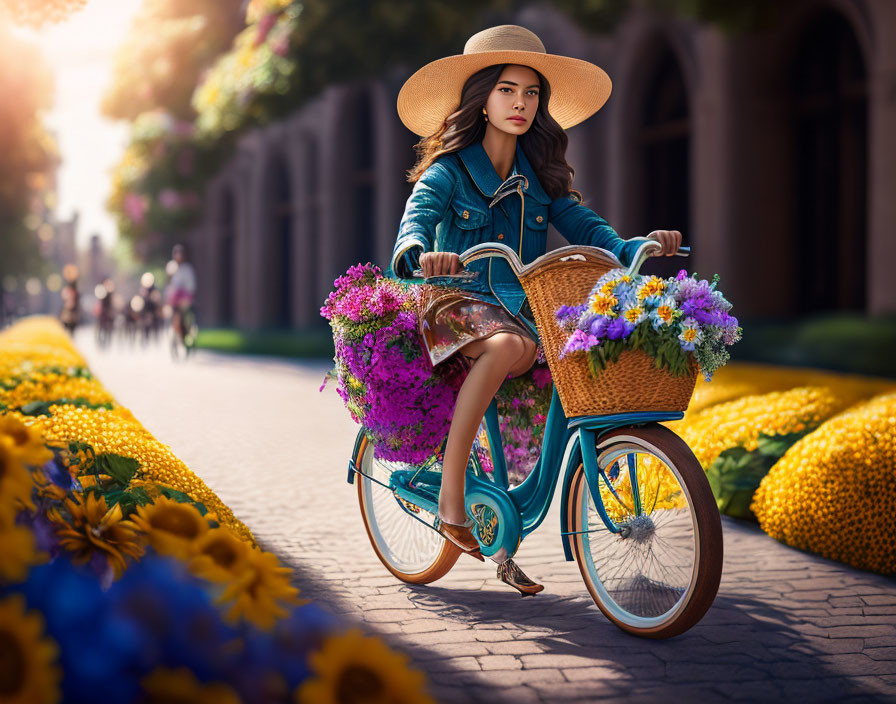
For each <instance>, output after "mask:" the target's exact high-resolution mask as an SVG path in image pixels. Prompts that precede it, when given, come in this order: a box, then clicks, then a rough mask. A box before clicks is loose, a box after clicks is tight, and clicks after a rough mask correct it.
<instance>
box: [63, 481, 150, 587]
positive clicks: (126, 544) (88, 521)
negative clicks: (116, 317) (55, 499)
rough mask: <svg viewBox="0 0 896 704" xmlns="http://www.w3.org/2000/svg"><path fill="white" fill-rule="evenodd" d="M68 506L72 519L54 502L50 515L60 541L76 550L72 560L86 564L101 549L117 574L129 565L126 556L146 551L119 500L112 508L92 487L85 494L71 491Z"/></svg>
mask: <svg viewBox="0 0 896 704" xmlns="http://www.w3.org/2000/svg"><path fill="white" fill-rule="evenodd" d="M65 507H66V508H67V509H68V512H69V513H70V514H71V523H69V522H68V521H66V519H65V518H63V516H62V515H61V514H60V513H59V510H58V509H56V508H55V507H52V506H51V507H50V508H49V509H47V518H49V519H50V521H51V522H52V523H55V524H56V526H57V528H56V535H57V536H58V537H59V539H60V541H59V544H60V545H61V546H62V547H63V548H64V549H65V550H68V551H69V552H71V553H73V555H74V556H73V557H72V562H74V563H76V564H85V563H87V562H89V561H90V558H91V557H93V555H94V554H96V553H97V552H99V553H102V554H103V555H104V556H105V557H106V559H107V560H108V561H109V564H110V565H111V566H112V569H113V570H114V571H115V577H116V578H118V577H120V576H121V575H122V573H123V572H124V571H125V569H126V568H127V561H126V557H128V556H130V557H133V558H138V557H140V556H141V555H142V554H143V553H144V551H145V549H144V547H143V545H142V543H141V542H140V537H139V535H138V533H137V531H136V529H135V526H134V524H133V523H131V522H130V521H123V520H122V512H121V506H120V505H119V504H115V506H113V507H112V508H111V509H110V508H109V507H108V506H107V505H106V499H105V497H103V496H100V497H99V498H97V496H96V494H95V493H94V492H92V491H91V492H90V493H88V494H87V495H86V496H85V495H84V494H78V493H72V495H71V497H70V498H67V499H66V500H65Z"/></svg>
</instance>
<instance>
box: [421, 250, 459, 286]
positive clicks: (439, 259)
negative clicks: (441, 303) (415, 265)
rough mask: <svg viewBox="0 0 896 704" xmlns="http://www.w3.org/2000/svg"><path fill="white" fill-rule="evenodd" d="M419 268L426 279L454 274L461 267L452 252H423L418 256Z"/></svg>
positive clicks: (457, 258) (457, 257)
mask: <svg viewBox="0 0 896 704" xmlns="http://www.w3.org/2000/svg"><path fill="white" fill-rule="evenodd" d="M420 268H421V269H423V276H425V277H426V278H427V279H428V278H429V277H430V276H443V275H445V274H456V273H457V272H459V271H460V270H461V269H463V266H462V265H461V263H460V257H459V256H457V255H456V254H455V253H454V252H424V253H423V254H421V255H420Z"/></svg>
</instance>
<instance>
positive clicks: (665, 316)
mask: <svg viewBox="0 0 896 704" xmlns="http://www.w3.org/2000/svg"><path fill="white" fill-rule="evenodd" d="M656 315H657V317H658V318H659V319H660V320H662V321H663V322H664V323H666V324H667V325H668V324H669V323H671V322H672V316H673V315H675V310H674V309H673V308H672V306H658V307H657V309H656Z"/></svg>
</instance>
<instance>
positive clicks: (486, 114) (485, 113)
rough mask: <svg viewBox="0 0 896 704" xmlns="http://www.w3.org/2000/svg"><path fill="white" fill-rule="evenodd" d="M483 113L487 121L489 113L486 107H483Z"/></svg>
mask: <svg viewBox="0 0 896 704" xmlns="http://www.w3.org/2000/svg"><path fill="white" fill-rule="evenodd" d="M482 114H483V115H484V116H485V121H486V122H488V113H487V112H486V111H485V108H482Z"/></svg>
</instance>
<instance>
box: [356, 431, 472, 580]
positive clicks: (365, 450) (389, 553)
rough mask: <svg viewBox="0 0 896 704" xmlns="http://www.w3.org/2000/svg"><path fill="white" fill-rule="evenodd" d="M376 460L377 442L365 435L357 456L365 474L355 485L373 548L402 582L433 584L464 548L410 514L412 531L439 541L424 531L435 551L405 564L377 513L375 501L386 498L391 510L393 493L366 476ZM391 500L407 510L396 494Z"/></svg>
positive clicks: (408, 526)
mask: <svg viewBox="0 0 896 704" xmlns="http://www.w3.org/2000/svg"><path fill="white" fill-rule="evenodd" d="M374 461H375V458H374V457H373V444H372V443H370V442H369V441H368V440H367V438H362V440H361V444H360V446H359V448H358V454H357V457H356V458H355V466H356V467H358V469H360V470H361V472H362V473H361V474H356V475H355V484H356V485H357V488H358V505H359V506H360V508H361V518H362V520H363V522H364V528H365V530H366V531H367V537H368V539H369V540H370V544H371V546H372V547H373V551H374V552H375V553H376V556H377V557H378V558H379V560H380V562H382V563H383V565H384V566H385V568H386V569H387V570H389V572H391V573H392V574H393V575H394V576H395V577H397V578H398V579H400V580H401V581H402V582H407V583H408V584H429V583H430V582H434V581H436V580H437V579H440V578H441V577H444V576H445V575H446V574H447V573H448V572H449V571H450V570H451V568H452V567H454V563H455V562H457V558H458V557H460V554H461V550H460V548H458V547H457V546H455V545H454V543H452V542H451V541H449V540H446V539H444V538H442V537H441V536H438V534H436V533H435V531H432V530H431V529H430V528H427V527H426V526H423V525H421V524H420V522H419V521H418V520H417V519H416V518H414V517H413V516H411V515H409V514H408V515H406V520H407V523H406V528H407V530H408V531H429V532H430V533H432V535H433V536H435V538H434V541H435V542H432V543H431V542H430V541H429V540H428V538H429V535H428V534H427V533H422V532H421V533H420V535H421V536H424V540H425V542H426V544H427V545H430V544H432V546H433V547H432V553H431V555H428V556H423V557H422V558H421V561H420V564H418V565H414V566H413V567H408V566H406V565H405V564H401V563H400V562H399V560H398V559H397V558H396V557H395V549H394V548H393V547H390V545H389V539H388V537H387V536H384V535H383V530H381V526H380V525H378V520H377V515H376V513H377V509H376V507H375V504H376V503H377V502H378V501H382V502H383V505H384V507H385V510H386V511H388V510H389V503H388V502H389V500H390V499H389V497H388V496H386V494H388V493H390V492H389V491H388V490H387V489H385V488H384V487H381V486H379V485H378V484H376V482H374V481H372V480H371V479H369V478H368V476H366V473H369V471H370V467H371V466H372V464H373V462H374ZM375 492H379V495H376V496H375ZM391 500H392V501H395V508H396V509H397V510H398V511H402V510H403V509H401V508H399V507H398V503H397V500H396V499H394V497H393V498H392V499H391ZM394 516H395V519H396V520H397V521H399V522H400V521H401V519H402V517H401V514H399V513H395V514H394ZM393 532H394V531H393ZM436 542H438V543H441V545H440V546H439V547H436V544H435V543H436Z"/></svg>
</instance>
